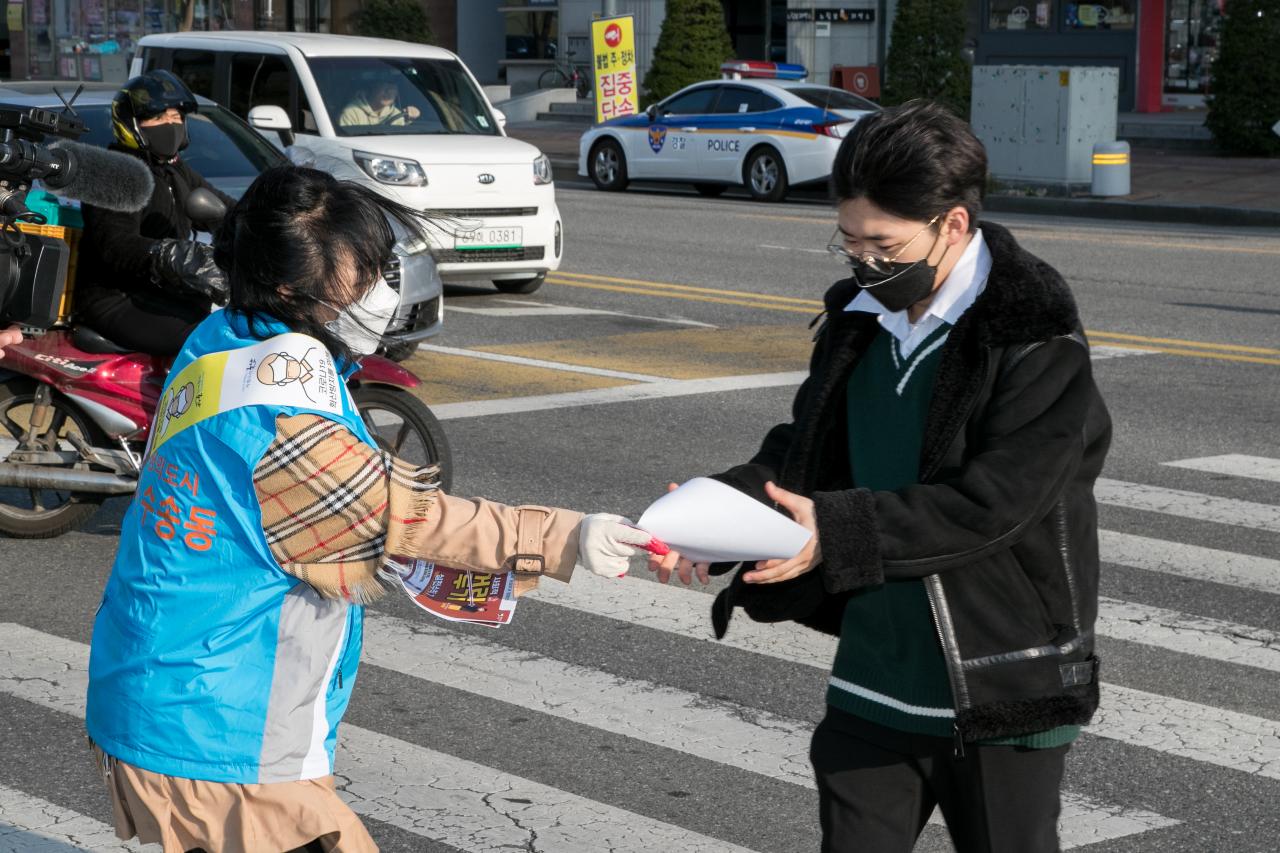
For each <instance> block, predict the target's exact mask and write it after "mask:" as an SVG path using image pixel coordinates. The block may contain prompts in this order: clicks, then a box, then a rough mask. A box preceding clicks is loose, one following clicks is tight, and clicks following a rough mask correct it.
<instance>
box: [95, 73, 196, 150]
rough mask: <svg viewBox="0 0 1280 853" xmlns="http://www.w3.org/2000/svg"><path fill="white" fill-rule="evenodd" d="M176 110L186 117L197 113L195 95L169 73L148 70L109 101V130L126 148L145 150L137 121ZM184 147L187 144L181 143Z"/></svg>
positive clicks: (146, 146) (145, 146)
mask: <svg viewBox="0 0 1280 853" xmlns="http://www.w3.org/2000/svg"><path fill="white" fill-rule="evenodd" d="M169 109H175V110H177V111H178V112H180V113H182V115H183V116H184V117H185V116H186V115H187V113H193V112H195V111H196V96H195V95H193V94H191V90H190V89H188V88H187V85H186V84H185V83H183V82H182V81H181V80H179V79H178V77H177V75H175V74H174V73H173V72H172V71H148V72H147V73H146V74H142V75H139V76H137V77H134V78H133V79H132V80H130V81H129V82H128V83H125V84H124V88H122V89H121V90H120V91H119V92H117V93H116V96H115V98H113V99H112V101H111V130H112V132H114V133H115V135H116V141H117V142H119V143H120V144H121V145H123V146H124V147H125V148H132V149H134V150H135V151H146V150H147V148H148V145H147V138H146V136H145V135H144V134H143V133H142V131H141V130H140V129H139V127H138V122H139V121H145V120H146V119H149V118H155V117H156V116H158V115H163V114H164V112H165V111H166V110H169ZM183 147H184V148H185V147H186V145H185V143H184V145H183Z"/></svg>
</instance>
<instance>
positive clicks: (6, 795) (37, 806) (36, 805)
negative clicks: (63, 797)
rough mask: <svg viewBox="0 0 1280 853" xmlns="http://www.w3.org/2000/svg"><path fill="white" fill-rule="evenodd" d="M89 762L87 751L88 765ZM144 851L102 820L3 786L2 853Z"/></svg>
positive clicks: (0, 789)
mask: <svg viewBox="0 0 1280 853" xmlns="http://www.w3.org/2000/svg"><path fill="white" fill-rule="evenodd" d="M89 760H90V758H89V752H88V750H85V761H86V762H88V761H89ZM143 849H145V848H143V847H142V846H141V845H139V844H138V843H137V842H136V841H128V842H125V841H121V840H120V839H118V838H116V831H115V827H113V826H108V825H107V824H105V823H103V822H102V821H100V820H95V819H94V818H91V817H89V816H87V815H83V814H80V812H75V811H72V810H71V809H64V808H63V807H62V806H59V805H57V804H56V803H51V802H49V801H48V800H42V799H40V798H39V797H35V796H32V795H31V794H27V793H23V792H22V791H19V790H17V789H16V788H10V787H8V786H7V785H0V853H75V851H79V850H94V851H100V853H140V851H142V850H143ZM151 849H152V850H154V849H155V848H154V847H152V848H151Z"/></svg>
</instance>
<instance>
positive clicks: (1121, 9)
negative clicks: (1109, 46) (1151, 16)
mask: <svg viewBox="0 0 1280 853" xmlns="http://www.w3.org/2000/svg"><path fill="white" fill-rule="evenodd" d="M1136 8H1137V0H1117V2H1114V3H1066V4H1064V5H1063V7H1062V24H1063V28H1064V29H1067V30H1090V31H1096V30H1131V29H1133V23H1134V12H1135V10H1136Z"/></svg>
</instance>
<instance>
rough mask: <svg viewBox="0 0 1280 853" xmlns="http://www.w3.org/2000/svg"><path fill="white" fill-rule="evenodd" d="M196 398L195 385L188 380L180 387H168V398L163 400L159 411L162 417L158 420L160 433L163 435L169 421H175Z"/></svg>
mask: <svg viewBox="0 0 1280 853" xmlns="http://www.w3.org/2000/svg"><path fill="white" fill-rule="evenodd" d="M195 399H196V386H195V385H194V384H193V383H191V382H188V383H187V384H186V385H183V386H182V387H181V388H170V389H169V399H168V400H166V401H165V403H164V406H163V407H162V409H161V411H162V412H163V413H164V417H163V418H162V419H161V420H160V434H161V435H163V434H164V433H165V432H166V431H167V430H168V429H169V421H176V420H177V419H178V418H180V417H182V416H183V415H185V414H186V413H187V411H188V410H189V409H190V408H191V404H192V403H193V402H194V401H195Z"/></svg>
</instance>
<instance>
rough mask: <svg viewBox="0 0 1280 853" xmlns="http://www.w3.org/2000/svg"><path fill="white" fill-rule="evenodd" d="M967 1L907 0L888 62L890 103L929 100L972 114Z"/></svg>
mask: <svg viewBox="0 0 1280 853" xmlns="http://www.w3.org/2000/svg"><path fill="white" fill-rule="evenodd" d="M964 32H965V0H901V2H899V3H898V12H897V16H896V17H895V18H894V19H893V37H892V39H891V40H890V43H889V56H888V58H887V59H886V60H885V84H884V102H885V103H886V104H900V103H902V102H904V101H910V100H911V99H913V98H929V99H930V100H934V101H938V102H940V103H943V104H946V105H947V106H948V107H950V108H951V109H953V110H955V112H956V114H957V115H959V116H960V117H961V118H968V117H969V94H970V92H969V89H970V86H971V82H970V78H971V76H972V75H971V73H970V66H969V63H968V62H967V61H966V60H965V58H964V53H963V52H962V51H963V49H964Z"/></svg>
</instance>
